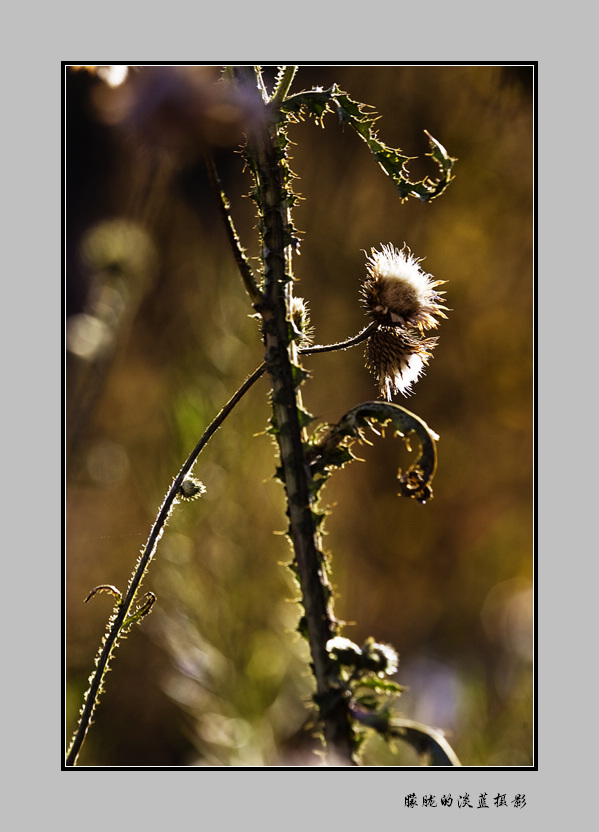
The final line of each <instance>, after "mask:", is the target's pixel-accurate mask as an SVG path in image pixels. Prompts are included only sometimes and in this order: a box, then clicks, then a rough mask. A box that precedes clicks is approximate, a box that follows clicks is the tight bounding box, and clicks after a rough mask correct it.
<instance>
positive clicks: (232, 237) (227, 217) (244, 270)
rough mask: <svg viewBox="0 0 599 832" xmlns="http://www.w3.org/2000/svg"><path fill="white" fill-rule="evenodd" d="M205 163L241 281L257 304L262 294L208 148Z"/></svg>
mask: <svg viewBox="0 0 599 832" xmlns="http://www.w3.org/2000/svg"><path fill="white" fill-rule="evenodd" d="M204 161H205V163H206V168H207V170H208V177H209V179H210V184H211V185H212V188H213V190H214V193H215V194H216V197H217V201H218V209H219V212H220V215H221V218H222V220H223V224H224V226H225V231H226V234H227V237H228V240H229V244H230V246H231V248H232V250H233V255H234V257H235V262H236V263H237V267H238V269H239V272H240V274H241V279H242V280H243V284H244V286H245V288H246V291H247V293H248V295H249V296H250V298H251V300H252V303H257V302H259V301H260V300H261V299H262V292H261V291H260V289H259V287H258V285H257V284H256V281H255V279H254V275H253V274H252V269H251V267H250V264H249V262H248V259H247V257H246V256H245V252H244V250H243V248H242V247H241V243H240V242H239V237H238V236H237V231H236V230H235V226H234V224H233V218H232V216H231V206H230V205H229V200H228V199H227V197H226V195H225V192H224V191H223V188H222V185H221V181H220V177H219V175H218V172H217V170H216V165H215V164H214V158H213V156H212V154H211V153H210V151H209V150H208V149H207V148H206V149H205V150H204Z"/></svg>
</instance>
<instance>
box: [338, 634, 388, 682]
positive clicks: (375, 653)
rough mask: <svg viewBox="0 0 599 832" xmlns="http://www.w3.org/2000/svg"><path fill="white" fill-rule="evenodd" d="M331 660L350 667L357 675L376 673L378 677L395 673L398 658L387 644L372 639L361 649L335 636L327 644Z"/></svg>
mask: <svg viewBox="0 0 599 832" xmlns="http://www.w3.org/2000/svg"><path fill="white" fill-rule="evenodd" d="M327 650H328V652H329V655H330V656H331V658H333V659H335V661H337V662H338V663H339V664H340V665H343V666H345V667H351V668H353V669H354V672H355V673H357V674H358V675H360V674H364V673H376V674H378V675H380V676H392V675H393V674H394V673H396V672H397V666H398V663H399V657H398V655H397V653H396V651H395V649H394V648H393V647H391V645H389V644H379V643H378V642H376V641H375V640H374V639H373V638H367V639H366V641H365V642H364V644H363V645H362V647H358V645H357V644H354V642H353V641H350V639H348V638H344V637H343V636H335V637H334V638H332V639H329V641H328V642H327Z"/></svg>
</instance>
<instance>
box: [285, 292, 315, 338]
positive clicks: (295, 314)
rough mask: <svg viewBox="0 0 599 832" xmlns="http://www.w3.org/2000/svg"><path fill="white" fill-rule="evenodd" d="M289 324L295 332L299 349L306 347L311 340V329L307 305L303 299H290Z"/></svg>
mask: <svg viewBox="0 0 599 832" xmlns="http://www.w3.org/2000/svg"><path fill="white" fill-rule="evenodd" d="M290 312H291V323H292V324H293V328H294V330H295V331H296V332H297V341H298V343H299V345H300V346H301V347H305V346H307V345H308V344H309V343H310V342H311V340H312V333H313V329H312V327H311V326H310V315H309V312H308V304H307V303H306V301H305V300H304V299H303V298H296V297H293V298H291V308H290Z"/></svg>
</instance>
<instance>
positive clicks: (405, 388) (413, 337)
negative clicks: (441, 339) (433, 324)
mask: <svg viewBox="0 0 599 832" xmlns="http://www.w3.org/2000/svg"><path fill="white" fill-rule="evenodd" d="M436 343H437V339H436V338H423V337H422V336H421V334H420V333H419V332H418V330H414V332H408V331H406V330H405V329H402V328H401V327H396V326H394V327H391V326H381V327H379V329H377V330H376V331H375V332H374V333H373V334H372V335H371V336H370V338H369V339H368V341H367V342H366V352H365V355H364V357H365V360H366V367H367V368H368V369H369V370H370V372H371V373H372V374H373V375H374V376H375V378H376V380H377V383H378V386H379V394H380V395H381V396H383V398H386V399H387V401H391V396H392V394H393V393H403V394H404V396H409V395H410V393H411V392H412V390H411V387H412V385H413V384H414V383H415V382H416V381H418V379H419V378H420V376H421V375H422V373H423V372H424V368H425V366H426V365H427V364H428V362H429V360H430V358H431V355H432V350H433V348H434V347H435V345H436Z"/></svg>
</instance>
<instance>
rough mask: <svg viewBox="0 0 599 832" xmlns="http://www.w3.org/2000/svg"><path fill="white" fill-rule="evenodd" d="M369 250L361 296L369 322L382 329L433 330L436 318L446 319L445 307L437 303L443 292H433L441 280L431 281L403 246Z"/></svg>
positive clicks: (436, 321)
mask: <svg viewBox="0 0 599 832" xmlns="http://www.w3.org/2000/svg"><path fill="white" fill-rule="evenodd" d="M371 251H372V254H371V256H370V257H368V259H367V266H366V268H367V272H368V276H367V277H366V279H365V281H364V283H363V284H362V296H363V299H364V303H365V305H366V308H367V309H368V313H369V314H370V316H371V317H372V318H373V320H375V321H378V322H379V323H381V324H384V325H386V326H393V325H398V324H399V325H402V326H406V325H411V326H417V327H418V328H419V329H421V330H424V329H434V328H435V327H437V326H438V325H439V321H438V320H437V319H438V318H445V317H447V316H446V315H445V314H444V310H446V309H447V307H445V306H442V305H441V304H440V301H441V300H442V298H441V295H442V294H444V293H443V292H438V291H436V287H437V286H440V285H441V284H442V283H445V281H444V280H432V279H431V275H430V274H426V272H424V271H422V269H421V268H420V266H419V265H418V264H419V263H420V260H419V259H418V258H416V257H414V256H413V254H412V253H411V252H410V250H409V248H407V246H405V245H404V247H403V249H401V251H400V250H399V249H397V248H394V247H393V246H392V245H391V244H389V245H388V246H383V247H382V251H377V250H376V249H374V248H373V249H372V250H371Z"/></svg>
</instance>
